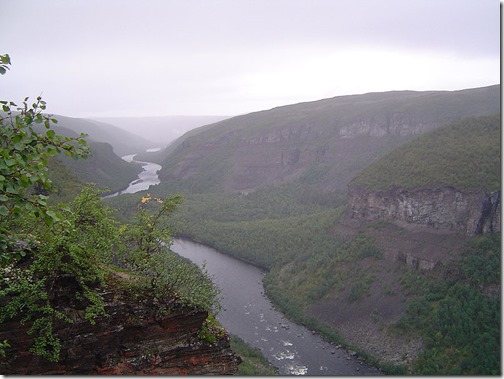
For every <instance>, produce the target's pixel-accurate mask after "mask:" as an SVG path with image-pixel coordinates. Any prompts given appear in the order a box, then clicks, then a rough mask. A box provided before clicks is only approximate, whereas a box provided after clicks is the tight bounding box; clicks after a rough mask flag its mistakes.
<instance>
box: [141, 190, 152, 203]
mask: <svg viewBox="0 0 504 379" xmlns="http://www.w3.org/2000/svg"><path fill="white" fill-rule="evenodd" d="M150 200H151V194H150V193H148V194H147V195H145V197H142V200H141V201H142V204H145V203H146V202H148V201H150Z"/></svg>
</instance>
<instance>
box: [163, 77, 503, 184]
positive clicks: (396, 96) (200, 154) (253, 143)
mask: <svg viewBox="0 0 504 379" xmlns="http://www.w3.org/2000/svg"><path fill="white" fill-rule="evenodd" d="M499 110H500V86H498V85H496V86H490V87H484V88H475V89H468V90H462V91H426V92H415V91H393V92H385V93H368V94H364V95H352V96H339V97H335V98H331V99H325V100H320V101H315V102H309V103H301V104H295V105H290V106H283V107H278V108H274V109H271V110H267V111H262V112H256V113H251V114H248V115H243V116H238V117H233V118H231V119H228V120H224V121H221V122H218V123H216V124H213V125H207V126H205V127H202V128H200V129H196V130H192V131H190V132H188V133H187V134H186V135H184V136H182V137H181V138H179V139H178V140H177V141H175V142H174V143H173V144H172V145H171V146H169V147H168V148H167V149H166V155H167V156H166V158H165V159H164V161H163V163H162V166H163V169H162V170H161V172H160V179H161V180H162V181H164V182H167V183H170V185H169V188H170V189H171V190H177V191H178V190H180V191H184V192H191V193H208V192H218V191H226V192H233V191H240V192H243V193H249V192H251V191H255V190H257V189H258V188H261V187H264V186H268V185H274V186H277V185H279V184H282V183H298V184H301V185H302V186H303V187H304V188H308V189H310V190H313V191H317V192H338V193H345V192H346V187H347V185H348V183H349V182H350V180H351V179H352V178H353V177H354V176H355V175H356V174H357V173H358V172H359V171H360V170H361V169H363V168H364V167H366V166H367V165H369V164H370V163H371V162H373V161H375V160H376V159H378V158H379V157H381V156H383V155H384V154H385V153H386V152H388V151H391V150H392V149H393V148H395V147H397V146H399V145H400V144H402V143H404V142H407V141H409V140H411V139H413V138H414V137H416V136H418V135H420V134H423V133H425V132H428V131H431V130H433V129H436V128H437V127H439V126H441V125H443V124H445V123H447V122H450V121H454V120H457V119H460V118H462V117H466V116H479V115H487V114H494V113H497V112H499Z"/></svg>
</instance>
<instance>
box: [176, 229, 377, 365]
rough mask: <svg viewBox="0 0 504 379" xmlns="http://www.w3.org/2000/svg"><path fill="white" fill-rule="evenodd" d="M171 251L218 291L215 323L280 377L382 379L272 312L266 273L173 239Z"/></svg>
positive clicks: (355, 359)
mask: <svg viewBox="0 0 504 379" xmlns="http://www.w3.org/2000/svg"><path fill="white" fill-rule="evenodd" d="M171 249H172V250H173V251H174V252H175V253H177V254H179V255H181V256H183V257H185V258H188V259H190V260H191V261H193V262H194V263H196V264H197V265H198V266H200V267H202V266H203V264H205V266H206V270H207V272H208V273H209V274H210V275H211V276H212V277H213V281H214V283H215V284H216V285H217V286H218V287H219V288H220V289H221V297H222V300H221V304H222V307H223V308H224V309H223V310H222V311H221V312H220V313H219V314H218V315H217V319H218V321H219V322H220V323H221V324H222V326H223V327H224V328H225V329H226V330H228V331H229V332H230V333H231V334H235V335H237V336H239V337H240V338H241V339H242V340H244V341H245V342H247V343H248V344H249V345H251V346H254V347H256V348H259V349H260V350H261V351H262V353H263V355H264V356H265V357H266V358H267V359H268V360H269V362H270V363H271V364H272V365H273V366H275V367H277V368H278V369H279V372H280V374H281V375H380V371H379V370H378V369H376V368H374V367H371V366H368V365H366V364H364V363H363V362H361V361H359V360H358V359H357V358H356V357H355V356H352V355H351V354H350V353H349V352H348V351H346V350H344V349H342V348H338V347H337V346H335V345H333V344H330V343H328V342H326V341H324V340H323V339H322V338H321V337H320V336H319V335H317V334H314V333H312V332H311V331H310V330H309V329H307V328H306V327H304V326H301V325H297V324H295V323H293V322H291V321H289V320H288V319H286V318H285V316H284V315H283V314H282V313H280V312H278V311H276V310H275V309H274V308H273V306H272V304H271V302H270V301H269V300H268V298H267V297H266V296H265V295H264V288H263V285H262V279H263V276H264V272H262V271H261V270H260V269H258V268H257V267H254V266H252V265H250V264H248V263H245V262H242V261H240V260H237V259H235V258H232V257H230V256H228V255H225V254H222V253H219V252H218V251H216V250H214V249H212V248H209V247H207V246H204V245H200V244H197V243H194V242H191V241H188V240H184V239H175V241H174V243H173V245H172V247H171Z"/></svg>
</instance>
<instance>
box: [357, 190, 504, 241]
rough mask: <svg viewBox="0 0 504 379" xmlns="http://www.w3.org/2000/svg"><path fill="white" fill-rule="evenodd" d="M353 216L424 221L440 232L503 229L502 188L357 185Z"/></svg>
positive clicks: (407, 222)
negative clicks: (377, 188)
mask: <svg viewBox="0 0 504 379" xmlns="http://www.w3.org/2000/svg"><path fill="white" fill-rule="evenodd" d="M348 212H349V217H350V218H351V219H358V220H366V221H388V222H392V223H395V224H397V225H399V226H402V227H406V228H408V227H411V226H413V225H421V226H425V227H427V228H432V229H434V230H437V231H440V232H447V233H463V234H466V235H469V236H472V235H475V234H481V233H489V232H496V231H499V230H500V227H501V224H500V212H501V205H500V192H499V191H495V192H484V191H479V192H468V191H461V190H458V189H456V188H453V187H440V188H432V189H413V190H406V189H404V188H393V189H389V190H386V191H369V190H363V189H361V188H359V189H354V190H353V191H352V192H351V194H350V197H349V201H348Z"/></svg>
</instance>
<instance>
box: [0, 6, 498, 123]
mask: <svg viewBox="0 0 504 379" xmlns="http://www.w3.org/2000/svg"><path fill="white" fill-rule="evenodd" d="M0 9H1V13H2V17H1V21H0V35H1V36H2V42H1V44H0V46H1V51H0V54H2V53H8V54H10V56H11V60H12V67H11V70H10V71H9V72H8V73H7V74H6V75H4V76H2V77H0V99H2V100H14V101H20V100H22V99H23V98H24V97H25V96H31V97H32V98H34V97H36V96H38V95H40V94H42V96H43V98H44V99H45V100H46V101H47V103H48V111H49V112H51V113H56V114H62V115H66V116H73V117H101V116H162V115H229V116H231V115H237V114H243V113H248V112H252V111H258V110H264V109H269V108H272V107H275V106H279V105H286V104H293V103H298V102H303V101H312V100H319V99H322V98H328V97H333V96H339V95H348V94H358V93H366V92H374V91H388V90H404V89H409V90H454V89H464V88H473V87H481V86H487V85H492V84H497V83H499V82H500V14H499V13H500V2H499V1H498V0H2V1H1V6H0Z"/></svg>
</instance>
